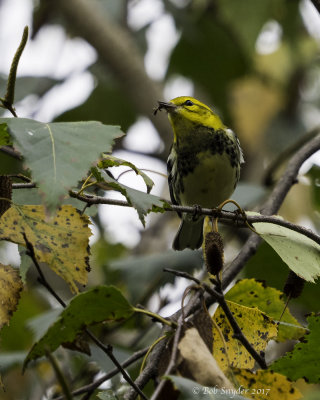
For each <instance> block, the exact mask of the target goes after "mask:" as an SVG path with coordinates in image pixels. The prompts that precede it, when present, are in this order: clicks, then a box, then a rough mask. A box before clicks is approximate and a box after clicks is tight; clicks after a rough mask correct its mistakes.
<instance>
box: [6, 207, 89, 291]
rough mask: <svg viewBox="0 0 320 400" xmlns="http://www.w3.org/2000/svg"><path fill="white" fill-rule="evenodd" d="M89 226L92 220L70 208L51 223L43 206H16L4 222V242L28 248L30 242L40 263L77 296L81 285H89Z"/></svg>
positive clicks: (62, 208)
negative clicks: (55, 274)
mask: <svg viewBox="0 0 320 400" xmlns="http://www.w3.org/2000/svg"><path fill="white" fill-rule="evenodd" d="M88 224H89V219H88V217H86V216H83V215H80V214H79V213H78V212H77V210H76V209H75V208H74V207H72V206H69V205H66V206H62V207H60V208H59V210H58V213H57V215H56V217H55V218H52V219H49V220H48V218H47V216H46V215H45V209H44V207H43V206H17V205H13V206H12V207H11V208H10V209H9V210H8V211H6V212H5V214H3V216H2V218H1V220H0V239H2V240H9V241H10V242H13V243H17V244H20V245H24V246H26V239H27V241H28V242H29V243H31V245H32V247H33V249H34V253H35V256H36V259H37V261H38V262H39V263H46V264H47V265H48V266H49V267H50V268H51V269H52V270H53V271H55V272H56V273H57V274H58V275H60V276H61V277H62V278H63V279H64V280H65V281H66V282H67V283H68V285H69V286H70V289H71V290H72V292H74V293H76V292H78V287H77V284H76V283H77V282H78V283H79V284H81V285H85V284H86V283H87V274H88V270H89V265H88V256H89V253H88V244H89V236H90V235H91V231H90V229H89V227H88ZM25 238H26V239H25Z"/></svg>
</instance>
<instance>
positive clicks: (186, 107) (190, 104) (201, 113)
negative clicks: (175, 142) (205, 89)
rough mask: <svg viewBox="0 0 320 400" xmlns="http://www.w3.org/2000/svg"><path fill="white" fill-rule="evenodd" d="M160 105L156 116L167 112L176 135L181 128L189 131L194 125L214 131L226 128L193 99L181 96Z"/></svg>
mask: <svg viewBox="0 0 320 400" xmlns="http://www.w3.org/2000/svg"><path fill="white" fill-rule="evenodd" d="M158 103H159V105H158V107H157V108H156V109H155V110H154V114H156V113H157V111H161V110H166V111H167V113H168V117H169V121H170V122H171V125H172V127H173V129H174V131H175V133H177V130H180V129H179V128H184V129H188V127H190V126H194V125H204V126H208V127H211V128H213V129H223V128H224V125H223V123H222V122H221V119H220V118H219V116H218V115H217V114H216V113H214V112H213V111H212V110H211V108H209V107H208V106H206V105H205V104H203V103H201V102H200V101H199V100H197V99H195V98H193V97H189V96H180V97H176V98H174V99H172V100H170V101H169V102H164V101H159V102H158Z"/></svg>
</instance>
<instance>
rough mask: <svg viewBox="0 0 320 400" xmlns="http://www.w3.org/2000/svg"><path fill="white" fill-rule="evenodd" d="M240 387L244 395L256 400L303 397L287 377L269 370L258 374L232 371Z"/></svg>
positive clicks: (296, 398)
mask: <svg viewBox="0 0 320 400" xmlns="http://www.w3.org/2000/svg"><path fill="white" fill-rule="evenodd" d="M232 376H233V377H234V379H235V380H236V382H237V384H238V387H239V388H243V390H244V392H243V393H244V395H245V396H246V397H247V398H249V399H254V400H280V399H281V400H298V399H301V398H302V395H301V393H300V391H299V390H298V389H296V388H295V387H294V385H293V384H292V382H290V381H289V379H288V378H287V377H286V376H283V375H280V374H276V373H273V372H271V371H267V370H259V371H257V372H256V373H253V372H251V371H247V370H244V369H236V370H233V371H232Z"/></svg>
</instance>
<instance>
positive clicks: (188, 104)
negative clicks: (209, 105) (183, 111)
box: [184, 100, 193, 106]
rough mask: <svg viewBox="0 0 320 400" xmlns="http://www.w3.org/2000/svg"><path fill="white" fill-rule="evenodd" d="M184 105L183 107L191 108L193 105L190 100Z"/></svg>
mask: <svg viewBox="0 0 320 400" xmlns="http://www.w3.org/2000/svg"><path fill="white" fill-rule="evenodd" d="M184 105H185V106H193V103H192V101H191V100H187V101H185V102H184Z"/></svg>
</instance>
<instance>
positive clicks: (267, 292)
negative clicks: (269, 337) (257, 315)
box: [225, 279, 305, 341]
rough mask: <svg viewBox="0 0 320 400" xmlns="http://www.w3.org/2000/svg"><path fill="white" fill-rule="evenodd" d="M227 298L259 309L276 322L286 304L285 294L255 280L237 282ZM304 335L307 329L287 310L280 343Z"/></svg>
mask: <svg viewBox="0 0 320 400" xmlns="http://www.w3.org/2000/svg"><path fill="white" fill-rule="evenodd" d="M225 298H226V300H231V301H233V302H235V303H239V304H241V305H243V306H246V307H257V308H258V309H259V310H260V311H262V312H264V313H266V314H267V315H268V316H269V317H271V318H273V319H274V320H279V318H280V315H281V313H282V311H283V309H284V307H285V302H284V301H283V300H282V298H283V293H281V292H280V291H279V290H277V289H274V288H271V287H265V286H263V284H262V283H261V282H257V281H256V280H255V279H243V280H241V281H239V282H237V283H236V284H235V285H234V286H233V287H232V288H231V289H230V290H229V292H228V293H227V294H226V296H225ZM283 322H285V323H286V324H283ZM304 333H305V329H304V328H303V327H302V326H300V324H299V322H298V321H297V320H296V319H295V318H294V317H293V316H292V315H291V314H290V312H289V310H288V309H286V311H285V313H284V314H283V317H282V319H281V323H280V325H279V330H278V336H277V339H278V340H279V341H284V340H287V339H299V338H300V337H301V336H302V335H303V334H304Z"/></svg>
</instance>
